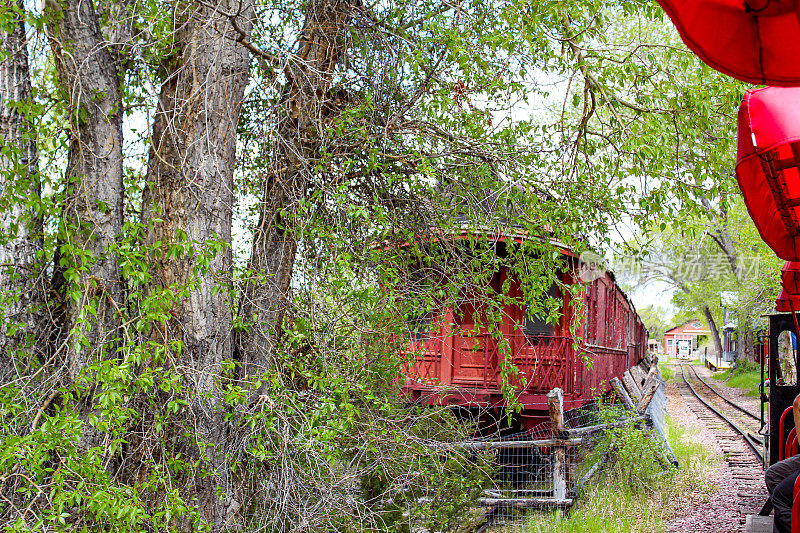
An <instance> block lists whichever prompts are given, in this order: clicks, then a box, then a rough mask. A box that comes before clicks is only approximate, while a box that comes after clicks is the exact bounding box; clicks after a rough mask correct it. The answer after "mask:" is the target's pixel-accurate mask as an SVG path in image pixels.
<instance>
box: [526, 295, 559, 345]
mask: <svg viewBox="0 0 800 533" xmlns="http://www.w3.org/2000/svg"><path fill="white" fill-rule="evenodd" d="M547 296H548V297H550V298H556V299H558V298H559V294H558V285H556V284H555V283H553V284H552V285H550V288H549V289H548V290H547ZM542 304H544V299H542V300H541V303H540V305H538V306H537V307H542V306H543V305H542ZM522 330H523V331H524V332H525V335H526V336H527V337H541V336H545V337H551V336H553V334H554V333H555V328H554V326H553V324H551V323H549V322H547V313H537V314H532V313H528V307H527V306H526V307H525V315H524V318H523V323H522Z"/></svg>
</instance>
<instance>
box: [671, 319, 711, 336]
mask: <svg viewBox="0 0 800 533" xmlns="http://www.w3.org/2000/svg"><path fill="white" fill-rule="evenodd" d="M679 333H682V334H685V335H710V334H711V331H709V330H708V329H707V328H706V325H705V323H704V322H703V321H702V320H699V319H697V318H693V319H691V320H687V321H686V322H684V323H683V324H680V325H677V326H674V327H672V328H670V329H668V330H667V331H666V332H664V335H670V334H672V335H677V334H679Z"/></svg>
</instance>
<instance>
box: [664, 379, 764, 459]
mask: <svg viewBox="0 0 800 533" xmlns="http://www.w3.org/2000/svg"><path fill="white" fill-rule="evenodd" d="M680 365H681V377H682V378H683V381H684V383H686V385H687V386H688V387H689V390H690V391H692V394H694V395H695V397H696V398H697V399H698V400H700V403H702V404H703V405H705V406H706V407H707V408H708V410H709V411H711V412H712V413H714V414H715V415H717V416H718V417H719V418H721V419H722V420H724V421H725V422H726V423H727V424H728V425H729V426H730V427H731V428H733V430H734V431H736V432H737V433H738V434H739V435H741V436H742V439H744V442H745V444H747V445H748V446H749V447H750V450H751V451H752V452H753V455H755V456H756V457H757V458H758V460H759V461H760V462H761V463H762V464H763V463H764V455H763V454H762V453H761V450H759V449H758V446H756V444H754V443H753V441H752V440H750V438H749V437H748V435H747V432H746V431H744V430H743V429H742V428H740V427H739V426H737V425H736V423H735V422H733V421H732V420H731V419H729V418H728V417H727V416H725V415H723V414H722V413H721V412H719V411H718V410H717V409H716V408H714V406H712V405H711V404H710V403H708V402H707V401H705V400H704V399H703V398H702V396H700V394H699V393H698V392H697V391H696V390H695V389H694V387H692V384H691V383H689V380H688V379H686V374H685V373H684V368H683V366H684V365H683V363H680ZM693 370H694V369H693ZM695 375H696V374H695Z"/></svg>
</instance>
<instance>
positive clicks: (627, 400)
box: [611, 377, 633, 409]
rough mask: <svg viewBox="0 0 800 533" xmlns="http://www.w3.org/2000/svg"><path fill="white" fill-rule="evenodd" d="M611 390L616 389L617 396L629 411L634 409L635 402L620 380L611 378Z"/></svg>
mask: <svg viewBox="0 0 800 533" xmlns="http://www.w3.org/2000/svg"><path fill="white" fill-rule="evenodd" d="M611 388H612V389H614V392H615V393H617V396H618V397H619V399H620V400H621V401H622V405H624V406H625V407H626V408H627V409H633V400H632V399H631V397H630V395H629V394H628V391H626V390H625V387H624V386H623V385H622V382H621V381H620V380H619V378H617V377H614V378H611Z"/></svg>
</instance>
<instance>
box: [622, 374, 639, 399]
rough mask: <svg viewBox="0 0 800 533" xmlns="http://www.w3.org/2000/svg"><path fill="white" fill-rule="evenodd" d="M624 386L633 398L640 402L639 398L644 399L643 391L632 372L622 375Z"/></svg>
mask: <svg viewBox="0 0 800 533" xmlns="http://www.w3.org/2000/svg"><path fill="white" fill-rule="evenodd" d="M622 384H623V385H625V389H626V390H627V391H628V394H630V396H631V398H632V399H635V400H636V401H639V398H641V397H642V391H641V389H639V386H638V385H637V384H636V380H635V379H633V376H632V375H631V371H630V370H626V371H625V373H624V374H622Z"/></svg>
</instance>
